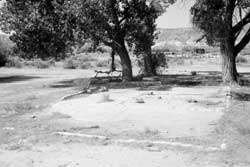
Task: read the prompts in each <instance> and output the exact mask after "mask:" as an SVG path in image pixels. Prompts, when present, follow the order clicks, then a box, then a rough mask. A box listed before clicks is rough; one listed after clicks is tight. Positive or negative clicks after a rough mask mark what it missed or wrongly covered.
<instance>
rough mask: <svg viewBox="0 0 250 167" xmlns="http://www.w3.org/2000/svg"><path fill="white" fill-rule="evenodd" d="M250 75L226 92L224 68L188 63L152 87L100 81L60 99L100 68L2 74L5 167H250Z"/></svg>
mask: <svg viewBox="0 0 250 167" xmlns="http://www.w3.org/2000/svg"><path fill="white" fill-rule="evenodd" d="M196 61H199V62H197V63H196ZM215 62H216V61H215ZM249 70H250V68H249V67H248V66H240V68H239V71H240V72H241V73H242V75H243V76H244V83H246V84H245V86H243V87H240V88H233V89H230V88H228V87H225V86H221V79H220V76H219V74H220V73H219V72H218V71H219V64H218V63H214V62H212V60H211V61H202V60H192V63H189V64H188V63H186V64H185V65H178V64H175V65H171V67H170V68H169V69H168V71H167V72H166V73H164V75H162V76H159V77H158V78H155V81H152V80H151V79H150V80H147V79H146V80H145V81H144V82H132V83H129V84H128V85H126V84H125V86H124V84H122V83H103V84H100V83H98V84H97V83H94V84H93V85H92V88H93V90H95V91H93V92H92V93H88V94H83V95H80V96H76V97H74V98H71V99H67V100H62V97H65V96H66V95H69V94H73V93H76V92H79V91H80V90H82V88H83V87H84V86H86V85H87V84H88V81H89V79H88V78H89V77H92V76H94V72H93V71H94V70H62V69H44V70H38V69H7V68H2V69H0V92H1V93H0V166H1V167H33V166H34V167H77V166H90V167H112V166H115V167H116V166H121V167H130V166H134V167H137V166H138V167H139V166H146V167H147V166H148V167H157V166H170V167H200V166H202V167H247V166H250V154H249V153H250V140H249V138H250V113H249V107H250V103H249V99H250V98H249V99H248V97H250V95H249V94H250V93H249V94H248V92H249V85H247V83H249V82H248V80H247V79H248V78H249V74H248V73H247V72H248V71H249ZM192 71H196V72H197V74H196V75H194V74H193V75H192V74H191V72H192ZM103 86H105V87H103ZM103 88H105V89H103ZM231 91H232V92H240V93H239V94H240V95H244V97H243V96H239V97H238V96H237V97H238V98H234V97H232V96H229V95H228V94H230V92H231ZM227 95H228V96H227ZM248 95H249V96H248Z"/></svg>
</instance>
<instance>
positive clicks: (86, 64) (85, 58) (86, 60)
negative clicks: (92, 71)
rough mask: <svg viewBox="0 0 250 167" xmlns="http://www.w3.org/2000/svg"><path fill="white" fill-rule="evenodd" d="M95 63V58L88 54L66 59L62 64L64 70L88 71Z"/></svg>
mask: <svg viewBox="0 0 250 167" xmlns="http://www.w3.org/2000/svg"><path fill="white" fill-rule="evenodd" d="M95 61H97V59H96V58H95V57H93V56H92V55H88V54H84V55H83V54H80V55H76V56H71V57H69V58H67V59H66V60H65V61H64V63H63V68H65V69H76V68H80V69H88V68H91V67H92V62H95Z"/></svg>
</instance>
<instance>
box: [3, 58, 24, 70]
mask: <svg viewBox="0 0 250 167" xmlns="http://www.w3.org/2000/svg"><path fill="white" fill-rule="evenodd" d="M5 66H6V67H15V68H22V67H23V66H24V61H23V59H22V58H20V57H17V56H9V57H8V59H7V62H6V65H5Z"/></svg>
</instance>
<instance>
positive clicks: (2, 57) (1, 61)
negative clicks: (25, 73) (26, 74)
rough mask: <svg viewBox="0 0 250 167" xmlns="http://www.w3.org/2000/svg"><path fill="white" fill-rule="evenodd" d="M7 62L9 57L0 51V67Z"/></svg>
mask: <svg viewBox="0 0 250 167" xmlns="http://www.w3.org/2000/svg"><path fill="white" fill-rule="evenodd" d="M6 63H7V57H6V55H4V54H2V53H0V67H3V66H5V64H6Z"/></svg>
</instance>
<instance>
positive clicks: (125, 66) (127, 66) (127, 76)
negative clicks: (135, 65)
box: [115, 42, 133, 81]
mask: <svg viewBox="0 0 250 167" xmlns="http://www.w3.org/2000/svg"><path fill="white" fill-rule="evenodd" d="M115 50H116V53H117V54H118V55H119V56H120V59H121V65H122V80H123V81H132V79H133V72H132V65H131V60H130V57H129V54H128V51H127V48H126V46H125V44H124V42H122V43H120V45H119V47H117V48H116V49H115Z"/></svg>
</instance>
